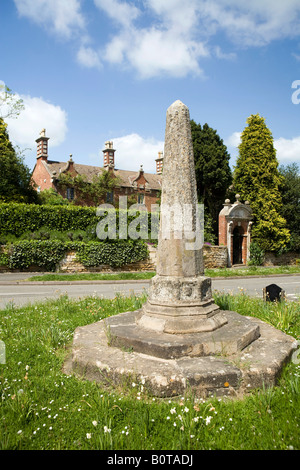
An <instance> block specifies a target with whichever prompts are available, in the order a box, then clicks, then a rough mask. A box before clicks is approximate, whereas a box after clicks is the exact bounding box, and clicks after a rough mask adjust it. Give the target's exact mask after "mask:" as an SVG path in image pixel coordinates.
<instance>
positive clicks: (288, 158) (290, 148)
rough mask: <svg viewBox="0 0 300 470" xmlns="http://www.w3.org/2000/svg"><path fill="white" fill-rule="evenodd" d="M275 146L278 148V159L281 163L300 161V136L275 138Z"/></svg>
mask: <svg viewBox="0 0 300 470" xmlns="http://www.w3.org/2000/svg"><path fill="white" fill-rule="evenodd" d="M274 147H275V149H276V150H277V154H276V155H277V159H278V160H279V161H280V163H285V162H299V163H300V137H294V138H292V139H285V138H284V137H280V138H279V139H277V140H274Z"/></svg>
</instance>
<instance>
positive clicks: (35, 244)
mask: <svg viewBox="0 0 300 470" xmlns="http://www.w3.org/2000/svg"><path fill="white" fill-rule="evenodd" d="M67 251H75V252H76V253H77V259H78V261H80V262H81V263H82V264H83V265H84V266H86V267H87V268H88V267H95V266H99V265H102V264H106V265H110V266H112V267H119V266H123V265H125V264H129V263H134V262H136V261H141V260H143V259H146V258H147V257H148V249H147V245H146V244H145V243H144V242H143V241H139V240H137V241H133V240H129V241H126V240H116V241H113V242H89V243H84V242H70V241H69V242H63V241H60V240H21V241H19V242H16V243H13V244H11V245H9V246H8V249H7V253H3V254H1V256H0V264H2V265H4V266H7V267H8V268H10V269H18V270H23V269H25V270H26V269H28V268H30V267H31V266H37V267H39V268H41V269H44V270H45V271H55V269H56V267H57V265H58V264H59V262H60V261H61V260H62V259H63V257H64V256H65V254H66V252H67Z"/></svg>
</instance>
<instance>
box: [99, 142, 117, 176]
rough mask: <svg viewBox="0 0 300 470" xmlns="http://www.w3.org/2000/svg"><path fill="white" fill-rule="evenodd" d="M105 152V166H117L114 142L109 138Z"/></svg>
mask: <svg viewBox="0 0 300 470" xmlns="http://www.w3.org/2000/svg"><path fill="white" fill-rule="evenodd" d="M102 152H103V166H104V168H106V169H108V168H114V167H115V149H114V148H113V142H111V141H110V140H108V141H107V142H105V149H104V150H102Z"/></svg>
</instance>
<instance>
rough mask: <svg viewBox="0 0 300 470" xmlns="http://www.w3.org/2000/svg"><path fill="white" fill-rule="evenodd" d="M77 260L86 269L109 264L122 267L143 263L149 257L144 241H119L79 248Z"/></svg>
mask: <svg viewBox="0 0 300 470" xmlns="http://www.w3.org/2000/svg"><path fill="white" fill-rule="evenodd" d="M76 257H77V259H78V261H79V262H81V263H82V264H83V265H84V266H86V267H94V266H100V265H101V264H108V265H110V266H112V267H121V266H124V265H125V264H129V263H134V262H137V261H142V260H144V259H146V258H147V257H148V248H147V245H146V244H145V243H144V242H143V241H139V240H137V241H133V240H128V241H127V240H118V241H113V242H109V243H107V242H90V243H83V244H81V245H79V246H78V251H77V256H76Z"/></svg>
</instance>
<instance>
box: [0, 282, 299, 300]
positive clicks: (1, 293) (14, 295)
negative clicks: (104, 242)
mask: <svg viewBox="0 0 300 470" xmlns="http://www.w3.org/2000/svg"><path fill="white" fill-rule="evenodd" d="M28 277H29V274H28V273H26V274H24V273H0V308H5V306H6V305H7V304H10V303H12V302H13V303H14V304H15V305H17V306H22V305H24V304H27V303H36V302H42V301H44V300H45V299H51V298H58V297H59V296H60V295H64V294H67V295H68V296H69V297H70V298H82V297H85V296H91V295H94V296H103V297H106V298H113V297H114V296H115V295H116V293H117V292H119V293H122V294H130V293H135V294H140V293H142V292H143V291H145V290H147V288H148V285H149V281H125V282H124V281H118V282H107V281H106V282H103V281H102V282H97V283H95V282H86V283H82V282H80V283H75V282H73V283H70V284H66V283H62V282H60V283H59V282H56V283H55V284H53V283H44V284H40V283H39V284H38V283H24V279H26V278H28ZM273 283H274V284H277V285H279V286H280V287H281V288H282V289H284V290H285V292H286V295H287V298H288V299H289V300H291V301H300V276H297V275H288V276H276V277H274V276H268V277H245V278H227V279H212V289H213V290H217V291H223V292H232V293H238V292H241V290H243V291H244V292H245V293H246V294H248V295H250V296H255V297H260V298H262V289H263V288H264V287H266V286H267V285H269V284H273Z"/></svg>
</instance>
